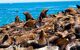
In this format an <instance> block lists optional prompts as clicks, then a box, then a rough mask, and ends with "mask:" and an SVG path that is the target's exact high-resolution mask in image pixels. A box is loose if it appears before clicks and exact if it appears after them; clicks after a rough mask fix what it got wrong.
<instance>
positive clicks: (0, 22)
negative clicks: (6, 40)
mask: <svg viewBox="0 0 80 50" xmlns="http://www.w3.org/2000/svg"><path fill="white" fill-rule="evenodd" d="M76 5H80V1H70V2H34V3H0V26H4V25H6V24H10V23H12V22H14V19H15V17H16V16H17V15H18V16H19V18H20V19H21V20H22V21H25V16H24V15H23V12H25V11H27V12H29V13H30V14H31V15H32V16H33V17H34V18H35V19H37V18H38V17H39V14H40V12H41V11H42V10H43V9H49V11H48V13H47V14H48V15H49V14H57V13H58V12H60V11H63V10H65V9H67V8H69V7H72V8H76Z"/></svg>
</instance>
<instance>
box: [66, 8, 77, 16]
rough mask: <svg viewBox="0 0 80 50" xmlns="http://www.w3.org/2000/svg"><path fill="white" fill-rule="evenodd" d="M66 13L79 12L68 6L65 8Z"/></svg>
mask: <svg viewBox="0 0 80 50" xmlns="http://www.w3.org/2000/svg"><path fill="white" fill-rule="evenodd" d="M65 13H66V14H68V15H75V14H76V13H77V11H76V10H75V9H73V8H68V9H66V10H65Z"/></svg>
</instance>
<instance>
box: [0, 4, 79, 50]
mask: <svg viewBox="0 0 80 50" xmlns="http://www.w3.org/2000/svg"><path fill="white" fill-rule="evenodd" d="M76 6H77V9H73V8H68V9H66V10H64V11H62V12H59V13H58V14H56V15H54V14H50V15H47V12H48V9H44V10H43V11H42V12H41V13H40V16H39V18H38V20H35V19H34V18H33V17H32V16H31V15H30V13H28V12H24V13H23V14H24V15H25V20H26V22H23V21H21V20H20V19H19V16H16V18H15V22H13V23H11V24H8V25H6V26H3V27H1V28H0V50H80V6H79V5H76Z"/></svg>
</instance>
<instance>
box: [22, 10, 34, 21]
mask: <svg viewBox="0 0 80 50" xmlns="http://www.w3.org/2000/svg"><path fill="white" fill-rule="evenodd" d="M23 14H24V15H25V17H26V21H28V20H29V19H32V20H34V19H33V17H32V16H31V14H30V13H28V12H24V13H23Z"/></svg>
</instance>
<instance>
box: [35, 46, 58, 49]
mask: <svg viewBox="0 0 80 50" xmlns="http://www.w3.org/2000/svg"><path fill="white" fill-rule="evenodd" d="M35 50H59V47H58V46H45V47H42V48H39V49H35Z"/></svg>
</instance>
